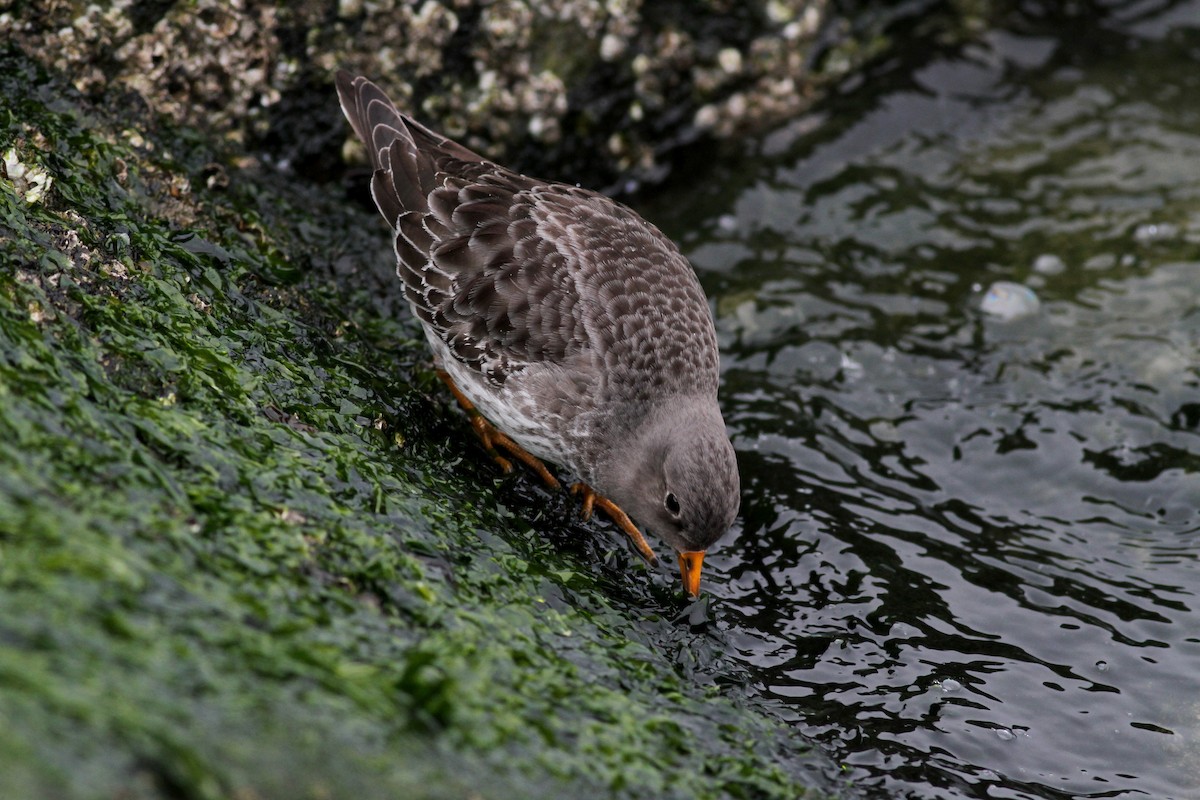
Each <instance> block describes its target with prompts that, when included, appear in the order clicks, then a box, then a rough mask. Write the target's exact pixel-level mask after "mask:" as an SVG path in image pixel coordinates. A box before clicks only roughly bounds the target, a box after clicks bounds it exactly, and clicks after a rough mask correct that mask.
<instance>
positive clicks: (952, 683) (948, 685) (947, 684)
mask: <svg viewBox="0 0 1200 800" xmlns="http://www.w3.org/2000/svg"><path fill="white" fill-rule="evenodd" d="M961 688H962V684H961V683H959V682H958V681H956V680H954V678H946V680H944V681H942V691H943V692H957V691H958V690H959V689H961Z"/></svg>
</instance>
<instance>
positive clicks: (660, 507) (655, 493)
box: [596, 398, 740, 597]
mask: <svg viewBox="0 0 1200 800" xmlns="http://www.w3.org/2000/svg"><path fill="white" fill-rule="evenodd" d="M596 483H597V488H598V489H600V491H601V492H602V493H604V494H606V495H607V496H608V497H609V499H611V500H612V501H613V502H614V503H616V504H617V505H618V506H620V507H621V508H623V509H624V510H625V512H626V513H628V514H629V515H630V516H631V517H632V518H633V519H634V521H635V522H636V523H637V524H639V525H641V526H642V527H644V528H646V529H648V530H650V531H651V532H653V533H655V534H657V535H658V536H659V537H661V538H662V539H664V540H665V541H666V542H667V544H669V545H671V547H672V548H674V550H675V552H676V554H677V555H678V559H679V569H680V573H681V574H682V576H683V585H684V589H686V590H687V592H688V594H690V595H691V596H693V597H695V596H696V595H698V594H699V592H700V570H701V566H702V564H703V561H704V554H705V552H706V551H707V550H708V548H709V547H710V546H712V545H713V544H714V543H715V542H716V541H717V540H718V539H720V538H721V537H722V536H723V535H724V534H725V532H726V531H728V530H729V526H730V525H732V524H733V519H734V517H736V516H737V512H738V506H739V503H740V480H739V477H738V468H737V460H736V458H735V457H734V452H733V446H732V445H731V444H730V443H729V437H728V436H727V435H726V433H725V422H724V420H722V418H721V412H720V410H719V408H718V407H717V404H716V402H715V401H714V400H713V399H711V398H696V399H688V400H685V401H678V402H676V403H674V404H668V405H667V406H665V407H660V408H659V409H657V410H656V412H655V413H654V414H652V415H650V416H649V417H648V418H647V420H646V421H645V423H644V424H642V425H640V426H638V427H637V428H636V429H634V430H632V431H631V433H630V435H629V438H628V441H626V442H624V443H623V445H622V446H619V447H617V448H615V449H614V451H613V452H611V453H609V454H608V457H607V458H606V459H605V460H604V463H603V465H602V469H601V470H599V471H598V473H597V480H596Z"/></svg>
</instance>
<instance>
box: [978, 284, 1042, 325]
mask: <svg viewBox="0 0 1200 800" xmlns="http://www.w3.org/2000/svg"><path fill="white" fill-rule="evenodd" d="M1039 308H1041V302H1040V301H1039V300H1038V297H1037V295H1036V294H1034V293H1033V290H1032V289H1030V288H1029V287H1028V286H1022V285H1021V284H1019V283H1010V282H1009V281H996V282H995V283H993V284H992V285H991V286H989V287H988V290H987V293H986V294H984V296H983V301H982V302H981V303H980V304H979V309H980V310H981V311H983V312H984V313H985V314H991V315H992V316H993V317H999V318H1000V319H1004V320H1013V319H1019V318H1020V317H1027V316H1029V315H1030V314H1036V313H1037V311H1038V309H1039Z"/></svg>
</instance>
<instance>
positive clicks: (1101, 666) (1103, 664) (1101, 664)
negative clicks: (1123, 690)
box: [1096, 660, 1108, 672]
mask: <svg viewBox="0 0 1200 800" xmlns="http://www.w3.org/2000/svg"><path fill="white" fill-rule="evenodd" d="M1096 669H1098V670H1100V671H1101V672H1108V662H1107V661H1103V660H1101V661H1097V662H1096Z"/></svg>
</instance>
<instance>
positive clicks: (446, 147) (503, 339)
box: [337, 72, 717, 391]
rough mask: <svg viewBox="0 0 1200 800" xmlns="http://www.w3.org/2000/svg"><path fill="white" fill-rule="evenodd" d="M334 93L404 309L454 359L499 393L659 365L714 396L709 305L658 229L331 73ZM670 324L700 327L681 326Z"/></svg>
mask: <svg viewBox="0 0 1200 800" xmlns="http://www.w3.org/2000/svg"><path fill="white" fill-rule="evenodd" d="M337 88H338V94H339V97H340V99H341V103H342V109H343V111H344V112H345V114H346V117H347V118H348V119H349V120H350V124H351V125H352V126H353V127H354V130H355V132H356V133H357V134H358V136H359V138H361V139H362V140H363V142H364V143H366V145H367V148H368V152H369V153H370V155H371V159H372V163H373V164H374V166H375V173H374V175H373V176H372V179H371V191H372V195H373V196H374V198H375V203H376V205H377V206H378V207H379V210H380V213H382V214H383V216H384V218H385V219H386V220H387V221H388V223H389V224H390V225H391V226H392V228H393V229H394V230H395V232H396V237H395V250H396V257H397V261H398V266H397V272H398V274H399V276H400V278H401V280H402V282H403V284H404V291H405V294H406V297H407V299H408V301H409V302H410V304H411V305H412V307H413V309H414V311H415V312H416V314H417V316H418V317H420V319H421V320H422V321H424V322H425V323H426V325H427V326H428V327H429V328H430V329H431V330H433V331H434V332H435V333H436V335H437V336H438V337H439V338H440V339H441V340H442V341H443V342H445V343H446V345H447V346H448V348H449V351H450V353H451V354H452V355H453V356H454V357H455V358H457V359H459V360H460V361H462V362H463V363H464V364H466V365H468V366H469V367H471V368H473V369H476V370H478V371H479V372H480V373H481V374H482V375H483V376H484V377H485V378H486V379H487V380H488V381H489V382H491V383H493V384H494V385H501V384H503V383H504V381H505V380H506V379H507V378H508V377H509V376H510V375H511V374H513V373H514V372H518V371H520V370H522V369H525V368H526V367H528V366H530V365H533V364H565V363H567V362H568V361H569V360H571V361H572V362H573V363H578V360H579V359H578V358H577V357H579V356H583V357H584V358H585V360H587V361H590V362H591V363H594V364H595V366H596V367H597V370H596V371H597V375H599V376H603V379H604V380H610V379H613V378H615V379H616V380H617V381H621V380H622V379H623V377H624V376H623V375H621V374H620V373H621V371H622V370H624V371H637V370H638V369H641V368H643V366H645V368H646V369H647V371H648V372H651V373H655V374H656V375H657V373H658V372H660V370H658V369H655V368H654V367H653V366H652V365H653V364H657V365H659V366H662V365H666V367H667V370H666V373H665V374H666V377H665V378H664V377H661V376H660V377H657V378H656V380H659V381H661V380H670V379H671V378H672V376H675V377H676V378H677V379H679V380H682V381H684V382H685V383H686V382H688V381H692V382H697V381H698V382H699V383H702V384H703V385H704V387H705V388H707V387H708V385H709V384H711V386H712V389H713V391H715V386H716V375H717V366H716V356H715V344H716V342H715V334H714V332H713V330H712V321H711V318H709V316H708V306H707V302H706V300H705V298H704V294H703V291H702V290H701V289H700V286H699V284H698V282H697V281H696V278H695V274H694V273H693V272H692V270H691V267H690V266H688V265H687V262H686V261H685V260H684V259H683V257H682V255H680V254H679V252H678V250H677V249H676V248H675V246H674V245H673V244H672V243H671V242H670V241H669V240H668V239H667V238H666V237H665V236H664V235H663V234H662V233H660V232H659V231H658V229H657V228H654V227H653V226H652V225H649V224H648V223H646V222H645V221H644V220H642V219H641V218H640V217H638V216H637V215H636V214H635V213H634V212H632V211H630V210H629V209H627V208H625V207H624V206H621V205H619V204H617V203H615V202H613V201H612V200H610V199H609V198H606V197H604V196H603V195H599V194H597V193H595V192H591V191H588V190H586V189H580V188H577V187H572V186H566V185H563V184H557V183H549V182H545V181H541V180H537V179H534V178H528V177H526V176H524V175H518V174H516V173H514V172H512V171H511V170H508V169H505V168H504V167H501V166H498V165H496V164H494V163H492V162H490V161H487V160H486V159H484V158H482V157H481V156H479V155H477V154H476V153H474V152H472V151H470V150H468V149H467V148H465V147H463V146H462V145H459V144H457V143H455V142H453V141H451V140H449V139H446V138H445V137H443V136H439V135H438V134H436V133H434V132H433V131H430V130H429V129H428V128H425V127H424V126H422V125H420V124H419V123H417V122H415V121H414V120H412V119H411V118H409V117H407V116H406V115H404V114H401V113H400V112H399V111H398V110H397V109H396V107H395V106H394V105H393V104H392V103H391V101H390V100H389V99H388V98H387V96H386V95H384V93H383V92H382V91H381V90H380V89H379V88H378V87H377V86H375V85H374V84H373V83H371V82H370V81H368V80H366V79H365V78H351V77H350V75H349V74H347V73H345V72H342V73H339V74H338V77H337ZM677 313H683V316H684V317H689V315H690V317H691V318H695V319H690V318H689V319H688V320H686V322H687V324H685V325H683V326H680V325H679V324H677V323H678V321H679V320H678V318H674V319H673V318H672V315H673V314H677ZM589 356H590V357H589ZM609 361H611V362H613V364H612V365H613V366H616V367H617V370H616V371H615V372H612V371H609V370H607V369H605V367H606V366H607V365H606V364H605V362H609ZM633 383H636V381H634V382H633Z"/></svg>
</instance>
